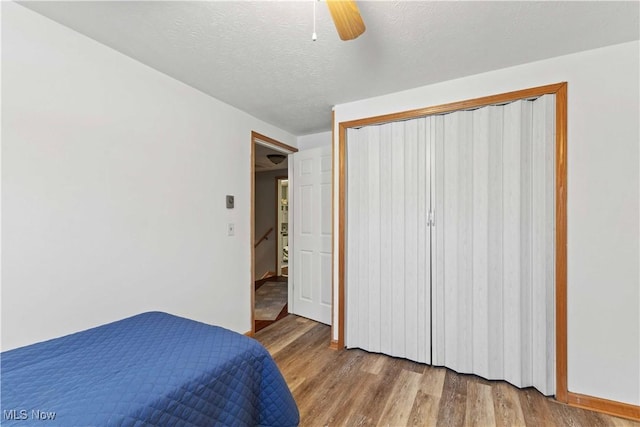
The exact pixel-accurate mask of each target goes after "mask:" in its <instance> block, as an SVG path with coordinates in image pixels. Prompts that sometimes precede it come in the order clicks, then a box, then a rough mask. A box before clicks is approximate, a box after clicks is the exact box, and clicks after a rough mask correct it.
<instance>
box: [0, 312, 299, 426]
mask: <svg viewBox="0 0 640 427" xmlns="http://www.w3.org/2000/svg"><path fill="white" fill-rule="evenodd" d="M1 356H2V359H1V368H2V371H1V381H2V386H1V391H2V394H1V395H0V402H1V406H2V419H1V420H0V424H2V426H14V425H15V426H28V425H39V426H63V427H71V426H82V427H86V426H215V425H219V426H294V425H297V424H298V422H299V414H298V408H297V406H296V404H295V401H294V400H293V397H292V396H291V392H290V391H289V388H288V387H287V384H286V383H285V381H284V379H283V378H282V375H281V374H280V371H279V370H278V368H277V366H276V364H275V362H274V361H273V359H272V358H271V356H270V355H269V353H268V352H267V351H266V350H265V348H264V347H262V345H260V344H259V343H258V342H257V341H255V340H253V339H251V338H248V337H245V336H243V335H240V334H237V333H235V332H232V331H229V330H226V329H223V328H219V327H216V326H210V325H206V324H203V323H199V322H195V321H192V320H188V319H183V318H180V317H175V316H172V315H169V314H166V313H159V312H151V313H144V314H140V315H137V316H134V317H130V318H127V319H124V320H120V321H118V322H114V323H110V324H107V325H104V326H100V327H97V328H93V329H89V330H87V331H83V332H79V333H76V334H73V335H68V336H65V337H62V338H57V339H54V340H50V341H45V342H42V343H38V344H34V345H30V346H27V347H22V348H18V349H15V350H10V351H7V352H4V353H2V355H1Z"/></svg>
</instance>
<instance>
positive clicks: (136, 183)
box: [2, 2, 296, 350]
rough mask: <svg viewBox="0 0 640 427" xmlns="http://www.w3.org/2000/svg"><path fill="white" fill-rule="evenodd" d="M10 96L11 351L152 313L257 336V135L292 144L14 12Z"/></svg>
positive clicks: (7, 246) (7, 40)
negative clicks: (253, 163)
mask: <svg viewBox="0 0 640 427" xmlns="http://www.w3.org/2000/svg"><path fill="white" fill-rule="evenodd" d="M2 88H3V93H2V110H3V111H2V113H3V122H2V209H3V210H2V229H3V232H4V233H3V235H2V267H3V268H2V347H3V349H5V350H6V349H10V348H13V347H17V346H22V345H25V344H29V343H32V342H35V341H39V340H44V339H48V338H52V337H55V336H60V335H64V334H67V333H70V332H74V331H77V330H80V329H84V328H88V327H91V326H94V325H98V324H102V323H105V322H109V321H113V320H117V319H119V318H122V317H125V316H129V315H133V314H136V313H140V312H142V311H146V310H162V311H167V312H171V313H174V314H177V315H181V316H186V317H189V318H193V319H196V320H199V321H203V322H207V323H215V324H219V325H221V326H224V327H228V328H230V329H233V330H236V331H239V332H246V331H249V330H250V329H251V321H250V318H251V307H250V289H251V283H250V282H251V268H252V266H251V265H250V258H251V252H250V250H251V246H250V244H251V242H250V206H251V205H250V178H251V173H250V147H251V145H250V144H251V131H252V130H255V131H257V132H260V133H262V134H265V135H268V136H270V137H273V138H276V139H278V140H280V141H283V142H285V143H287V144H290V145H295V144H296V139H295V137H294V136H293V135H290V134H288V133H286V132H284V131H282V130H280V129H277V128H275V127H273V126H270V125H267V124H266V123H264V122H261V121H259V120H257V119H255V118H253V117H251V116H249V115H247V114H246V113H244V112H241V111H239V110H237V109H235V108H232V107H230V106H228V105H226V104H223V103H221V102H219V101H217V100H215V99H213V98H211V97H209V96H207V95H205V94H203V93H201V92H199V91H197V90H195V89H193V88H190V87H188V86H186V85H184V84H182V83H180V82H178V81H176V80H174V79H172V78H170V77H168V76H166V75H164V74H161V73H159V72H157V71H155V70H153V69H151V68H149V67H147V66H145V65H142V64H140V63H138V62H136V61H134V60H132V59H130V58H128V57H125V56H124V55H122V54H120V53H117V52H115V51H114V50H112V49H110V48H107V47H105V46H103V45H101V44H98V43H96V42H95V41H93V40H90V39H88V38H86V37H84V36H82V35H80V34H78V33H76V32H74V31H72V30H70V29H68V28H66V27H63V26H61V25H59V24H57V23H54V22H53V21H50V20H48V19H46V18H44V17H42V16H40V15H37V14H36V13H34V12H32V11H30V10H27V9H25V8H23V7H22V6H19V5H17V4H15V3H7V2H2ZM225 194H233V195H235V196H236V208H235V209H233V210H227V209H226V208H225V197H224V196H225ZM229 222H233V223H235V225H236V229H235V236H233V237H229V236H227V223H229Z"/></svg>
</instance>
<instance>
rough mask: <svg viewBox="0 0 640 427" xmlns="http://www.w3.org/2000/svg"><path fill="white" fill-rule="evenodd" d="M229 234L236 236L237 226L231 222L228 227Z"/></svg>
mask: <svg viewBox="0 0 640 427" xmlns="http://www.w3.org/2000/svg"><path fill="white" fill-rule="evenodd" d="M227 234H228V235H229V236H233V235H234V234H236V225H235V224H234V223H232V222H230V223H229V224H228V225H227Z"/></svg>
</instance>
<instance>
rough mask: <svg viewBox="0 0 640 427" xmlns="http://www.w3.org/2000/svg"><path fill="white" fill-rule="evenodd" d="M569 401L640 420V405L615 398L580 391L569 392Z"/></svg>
mask: <svg viewBox="0 0 640 427" xmlns="http://www.w3.org/2000/svg"><path fill="white" fill-rule="evenodd" d="M567 403H568V404H569V405H570V406H575V407H578V408H583V409H590V410H592V411H597V412H603V413H605V414H608V415H613V416H616V417H622V418H629V419H632V420H635V421H640V406H636V405H631V404H629V403H622V402H616V401H614V400H608V399H602V398H599V397H593V396H587V395H584V394H579V393H572V392H569V393H568V401H567Z"/></svg>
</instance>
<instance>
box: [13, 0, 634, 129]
mask: <svg viewBox="0 0 640 427" xmlns="http://www.w3.org/2000/svg"><path fill="white" fill-rule="evenodd" d="M21 4H23V5H24V6H26V7H28V8H30V9H32V10H34V11H36V12H39V13H41V14H43V15H45V16H48V17H50V18H51V19H54V20H55V21H58V22H60V23H62V24H64V25H66V26H68V27H70V28H72V29H74V30H76V31H78V32H80V33H83V34H85V35H87V36H89V37H91V38H93V39H95V40H97V41H99V42H101V43H103V44H105V45H107V46H110V47H112V48H114V49H116V50H118V51H120V52H122V53H124V54H125V55H128V56H130V57H132V58H135V59H137V60H139V61H140V62H142V63H144V64H147V65H149V66H151V67H153V68H155V69H157V70H159V71H161V72H163V73H166V74H168V75H170V76H172V77H174V78H176V79H178V80H181V81H183V82H184V83H186V84H188V85H191V86H193V87H195V88H197V89H199V90H201V91H203V92H205V93H208V94H210V95H211V96H213V97H215V98H217V99H219V100H221V101H224V102H226V103H228V104H231V105H233V106H235V107H237V108H239V109H241V110H244V111H246V112H248V113H249V114H251V115H253V116H255V117H257V118H260V119H262V120H264V121H266V122H268V123H271V124H274V125H276V126H278V127H280V128H282V129H285V130H288V131H289V132H291V133H293V134H296V135H304V134H309V133H314V132H319V131H324V130H329V129H330V124H331V107H332V106H333V105H335V104H341V103H344V102H349V101H354V100H358V99H363V98H367V97H371V96H377V95H382V94H386V93H391V92H396V91H400V90H404V89H409V88H412V87H417V86H421V85H426V84H431V83H435V82H439V81H445V80H450V79H454V78H458V77H462V76H466V75H472V74H477V73H481V72H485V71H489V70H494V69H499V68H504V67H508V66H513V65H517V64H522V63H526V62H531V61H535V60H540V59H544V58H550V57H554V56H559V55H564V54H568V53H572V52H577V51H581V50H587V49H593V48H597V47H602V46H606V45H611V44H617V43H622V42H626V41H631V40H637V39H639V38H640V29H639V28H640V23H639V22H640V21H639V15H640V12H639V6H640V3H639V2H637V1H630V2H608V1H602V2H598V1H590V2H576V1H568V2H556V1H547V2H545V1H543V2H525V1H510V2H505V1H498V2H485V1H471V2H462V1H447V2H432V1H429V2H427V1H422V2H420V1H418V2H363V1H360V2H359V3H358V4H359V7H360V11H361V14H362V17H363V19H364V21H365V24H366V27H367V29H366V32H365V33H364V34H363V35H362V36H360V37H359V38H358V39H356V40H353V41H349V42H343V41H341V40H340V39H339V38H338V35H337V34H336V31H335V29H334V28H333V24H332V22H331V18H330V15H329V12H328V10H327V7H326V5H325V4H324V2H318V3H317V4H316V5H317V33H318V40H317V41H316V42H312V41H311V33H312V26H313V0H307V1H301V2H271V1H262V2H248V1H235V2H185V1H175V2H174V1H166V2H155V1H140V2H138V1H104V2H88V1H70V2H57V1H44V2H31V1H29V2H23V3H21Z"/></svg>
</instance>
